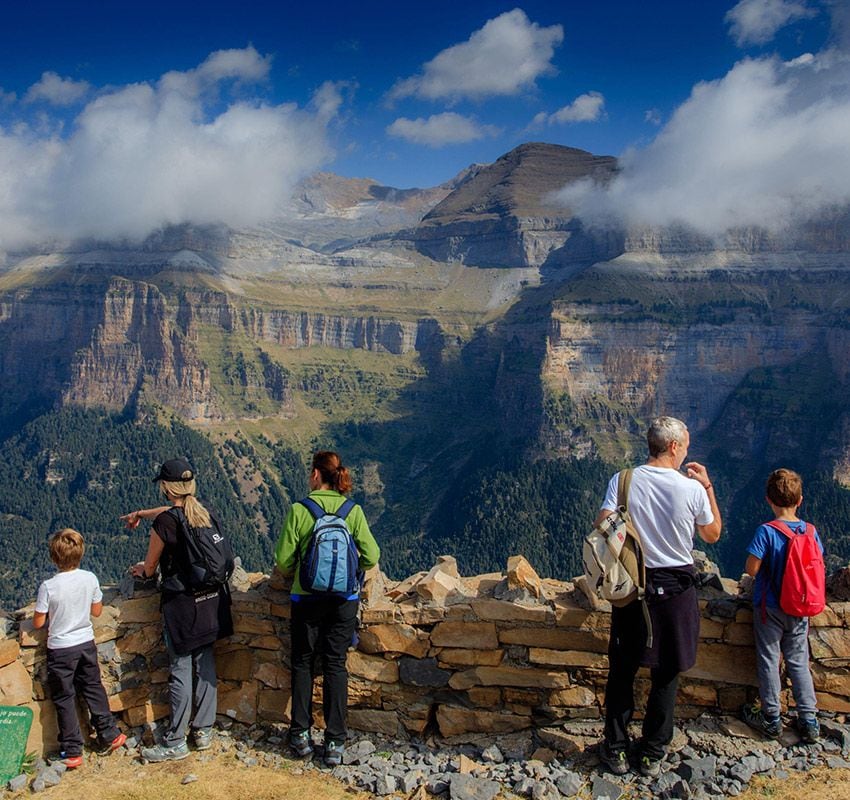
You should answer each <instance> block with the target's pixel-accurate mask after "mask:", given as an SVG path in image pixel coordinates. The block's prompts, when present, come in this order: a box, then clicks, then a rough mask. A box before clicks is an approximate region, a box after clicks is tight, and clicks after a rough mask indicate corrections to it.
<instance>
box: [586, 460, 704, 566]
mask: <svg viewBox="0 0 850 800" xmlns="http://www.w3.org/2000/svg"><path fill="white" fill-rule="evenodd" d="M618 481H619V473H618V474H617V475H614V477H613V478H611V480H610V481H609V482H608V490H607V491H606V492H605V500H604V501H603V503H602V509H607V510H609V511H613V510H614V509H616V508H617V485H618ZM629 514H631V517H632V522H634V525H635V528H637V532H638V533H639V534H640V540H641V545H642V547H643V552H644V560H645V563H646V566H647V567H650V568H656V567H682V566H686V565H688V564H693V563H694V559H693V556H692V555H691V550H692V549H693V540H694V525H710V524H711V523H712V522H714V514H713V513H712V511H711V503H710V502H709V500H708V493H707V492H706V490H705V489H704V488H703V486H702V484H701V483H700V482H699V481H696V480H694V479H693V478H687V477H685V476H684V475H683V474H682V473H681V472H679V471H678V470H675V469H670V468H668V467H651V466H649V465H647V464H642V465H641V466H639V467H636V468H635V470H634V472H633V473H632V482H631V486H630V487H629Z"/></svg>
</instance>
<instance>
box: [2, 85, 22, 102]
mask: <svg viewBox="0 0 850 800" xmlns="http://www.w3.org/2000/svg"><path fill="white" fill-rule="evenodd" d="M17 99H18V95H16V94H15V93H14V92H4V91H3V87H2V86H0V106H3V105H8V104H10V103H14V102H15V100H17Z"/></svg>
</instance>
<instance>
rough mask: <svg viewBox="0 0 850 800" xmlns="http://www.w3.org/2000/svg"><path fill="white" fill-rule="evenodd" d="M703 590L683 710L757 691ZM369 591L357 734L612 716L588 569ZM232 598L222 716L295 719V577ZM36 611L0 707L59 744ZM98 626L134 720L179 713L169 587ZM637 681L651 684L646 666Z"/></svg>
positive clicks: (470, 738)
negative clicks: (173, 697) (171, 708)
mask: <svg viewBox="0 0 850 800" xmlns="http://www.w3.org/2000/svg"><path fill="white" fill-rule="evenodd" d="M700 592H701V597H702V599H701V605H702V608H703V618H702V628H701V642H700V647H699V660H698V663H697V665H696V666H695V667H694V669H693V670H691V671H690V672H689V673H688V675H687V676H686V677H685V678H684V679H683V681H682V685H681V689H680V695H679V701H678V704H677V715H678V718H679V719H680V720H681V719H685V720H687V719H696V718H697V717H699V716H700V715H702V714H703V713H704V712H706V711H713V712H717V711H719V712H726V713H737V710H738V708H739V707H740V705H741V704H742V703H744V702H745V701H746V700H748V699H750V698H752V697H753V696H754V695H755V685H756V680H755V669H754V652H753V646H752V631H751V626H752V609H751V606H750V604H749V601H748V600H746V599H745V598H743V597H741V596H740V595H739V592H738V585H737V583H736V582H734V581H729V580H725V579H721V578H720V577H719V576H717V575H714V576H713V578H712V580H711V581H710V582H709V585H707V586H705V587H704V588H703V589H701V590H700ZM364 593H365V601H364V608H363V612H362V627H361V629H360V642H359V645H358V648H357V649H356V650H352V651H351V652H350V653H349V661H348V665H349V670H350V674H351V680H350V697H349V705H350V709H349V723H350V726H351V727H352V728H353V729H355V730H360V731H368V732H374V733H380V734H383V735H385V736H388V737H392V738H399V739H402V740H407V739H410V738H411V737H413V738H421V737H427V736H429V735H432V734H434V735H438V736H439V737H441V741H443V742H445V743H446V744H448V745H456V744H462V743H464V742H476V741H478V739H479V738H480V737H481V736H486V735H493V734H500V735H505V734H509V733H511V732H517V731H523V732H530V731H532V730H533V731H534V732H535V735H536V736H537V737H538V740H539V741H540V742H543V743H545V744H547V745H548V746H550V747H552V748H553V749H554V750H557V751H559V752H564V751H568V750H569V749H570V743H569V739H570V735H569V734H568V733H567V732H565V730H564V725H565V723H566V722H568V721H577V720H579V721H580V720H595V719H599V718H600V716H601V704H602V694H603V690H604V683H605V678H606V675H607V666H608V664H607V656H606V654H605V653H606V650H607V640H608V630H609V626H610V608H608V607H607V606H606V605H605V604H602V603H600V602H599V601H598V600H597V599H596V598H595V597H594V596H593V595H592V593H590V592H588V591H586V586H585V585H584V581H583V579H581V578H579V579H576V580H575V581H573V582H562V581H555V580H548V579H541V578H540V577H539V576H538V575H537V574H536V573H535V572H534V570H533V569H532V568H531V566H530V565H529V564H528V562H527V561H525V559H523V558H522V557H520V556H515V557H513V558H511V559H510V560H509V562H508V567H507V570H506V571H505V572H504V573H494V574H490V575H479V576H476V577H473V578H463V577H461V576H460V575H459V573H458V570H457V565H456V563H455V561H454V559H453V558H451V557H442V558H440V559H439V560H438V562H437V564H435V566H434V567H433V568H432V569H431V570H430V571H428V572H423V573H419V574H417V575H414V576H411V577H410V578H408V579H407V580H405V581H402V582H400V583H395V582H390V581H387V579H386V578H385V577H384V576H383V575H382V574H381V573H379V572H375V573H374V574H373V575H372V576H370V579H369V581H368V582H367V586H366V588H365V591H364ZM233 604H234V607H233V611H234V622H235V631H236V632H235V635H234V636H233V637H232V638H231V639H229V640H227V641H225V642H221V643H219V644H218V645H217V648H216V652H217V664H218V674H219V677H220V679H221V683H220V688H219V712H220V714H222V715H226V716H227V717H229V718H230V719H234V720H237V721H239V722H242V723H244V724H247V725H254V724H256V723H286V722H288V720H289V716H288V707H289V679H290V673H289V669H288V665H289V624H288V618H289V611H290V606H289V597H288V594H287V591H286V586H285V583H284V582H283V580H282V579H281V578H280V577H279V576H273V577H272V578H268V577H266V576H263V575H259V574H254V575H245V574H244V573H242V578H241V582H240V584H239V585H238V586H236V587H234V591H233ZM31 611H32V609H31V608H28V609H22V610H21V611H19V612H17V615H16V616H17V617H18V620H19V624H18V631H17V633H16V634H13V635H12V636H10V637H7V638H5V639H0V704H4V705H28V706H29V707H31V708H32V709H33V711H34V716H35V723H34V726H33V732H32V735H31V737H30V743H29V745H28V749H29V750H39V751H42V750H44V749H49V748H51V747H52V746H54V745H55V737H56V727H55V714H54V711H53V706H52V704H51V703H50V702H49V700H47V699H46V693H45V688H44V686H45V679H46V671H45V658H46V651H45V634H44V631H34V630H33V629H32V625H31V622H30V621H29V618H30V617H31ZM848 620H850V602H848V601H846V600H844V601H836V602H832V603H831V604H830V605H829V607H828V608H827V609H826V610H825V611H824V612H823V614H821V615H820V616H819V617H816V618H815V619H814V620H813V621H812V628H811V634H810V644H811V649H812V656H813V667H812V669H813V673H814V676H815V686H816V688H817V690H818V702H819V705H820V708H821V709H822V710H823V711H827V712H835V713H838V714H846V713H850V670H848V667H850V632H848V630H847V628H848ZM95 637H96V641H97V644H98V649H99V652H100V658H101V662H102V665H103V669H102V672H103V675H104V683H105V685H106V689H107V693H108V694H109V697H110V705H111V707H112V709H113V711H115V712H116V713H118V714H119V715H120V716H121V718H122V719H123V721H124V723H125V724H126V725H128V726H130V727H137V726H143V725H147V726H148V728H149V729H150V728H152V727H155V724H156V722H157V721H158V720H161V719H163V718H165V717H166V716H167V715H168V706H167V702H166V695H167V679H168V669H167V658H166V654H165V651H164V648H163V646H162V641H161V639H162V635H161V623H160V616H159V598H158V595H157V594H156V593H155V592H154V591H152V590H150V589H148V590H138V589H137V590H136V591H134V592H125V593H124V594H123V596H122V595H120V594H119V593H118V592H117V591H115V590H112V591H111V592H109V593H107V596H106V605H105V606H104V611H103V615H102V616H101V617H100V618H98V619H97V620H95ZM318 683H319V684H320V682H318ZM638 691H639V692H644V693H645V692H646V691H648V680H647V679H646V678H645V677H644V678H642V679H639V681H638ZM316 693H317V699H318V698H319V697H320V694H321V686H320V685H317V688H316ZM788 699H789V698H788V697H786V700H788ZM319 708H320V706H319Z"/></svg>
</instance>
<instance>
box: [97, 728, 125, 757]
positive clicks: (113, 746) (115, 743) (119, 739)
mask: <svg viewBox="0 0 850 800" xmlns="http://www.w3.org/2000/svg"><path fill="white" fill-rule="evenodd" d="M126 741H127V734H126V733H119V734H118V735H117V736H116V737H115V738H114V739H113V740H112V741H111V742H110V743H109V744H107V745H104V746H103V747H101V748H100V750H98V751H97V752H98V754H99V755H102V756H108V755H109V754H110V753H114V752H115V751H116V750H117V749H118V748H119V747H121V746H122V745H123V744H124V742H126Z"/></svg>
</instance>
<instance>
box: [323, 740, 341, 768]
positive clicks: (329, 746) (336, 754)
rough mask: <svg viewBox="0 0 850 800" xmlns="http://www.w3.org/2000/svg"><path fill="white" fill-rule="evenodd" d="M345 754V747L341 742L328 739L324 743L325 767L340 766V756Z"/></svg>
mask: <svg viewBox="0 0 850 800" xmlns="http://www.w3.org/2000/svg"><path fill="white" fill-rule="evenodd" d="M344 752H345V745H344V744H343V743H342V742H335V741H333V740H332V739H329V740H328V741H327V742H325V766H327V767H338V766H339V765H340V764H342V754H343V753H344Z"/></svg>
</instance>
